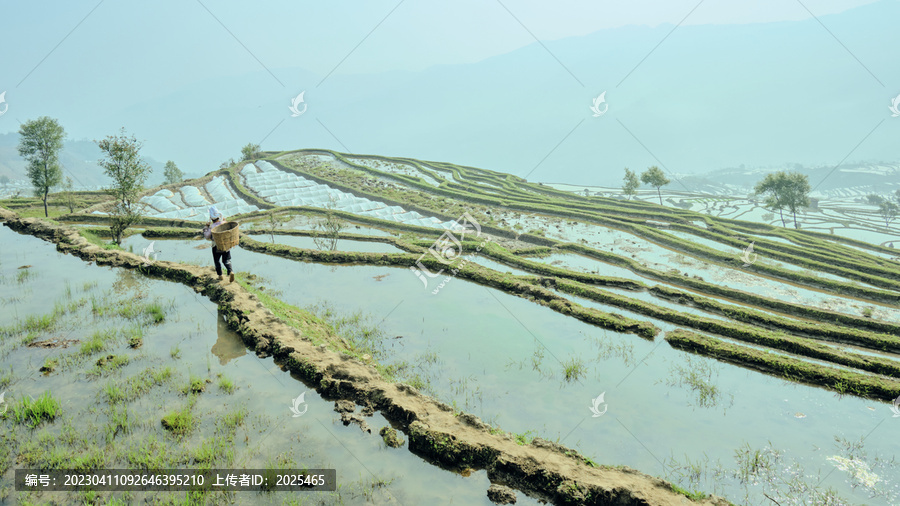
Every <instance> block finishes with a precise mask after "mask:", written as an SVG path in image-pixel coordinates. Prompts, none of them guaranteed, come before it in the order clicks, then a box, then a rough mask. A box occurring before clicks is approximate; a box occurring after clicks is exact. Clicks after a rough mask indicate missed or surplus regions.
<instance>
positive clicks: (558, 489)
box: [0, 208, 729, 506]
mask: <svg viewBox="0 0 900 506" xmlns="http://www.w3.org/2000/svg"><path fill="white" fill-rule="evenodd" d="M0 219H2V220H3V221H4V222H5V225H6V226H8V227H9V228H11V229H13V230H16V231H18V232H21V233H26V234H31V235H34V236H37V237H40V238H42V239H45V240H48V241H50V242H53V243H55V244H56V245H57V249H58V250H59V251H62V252H65V253H71V254H73V255H75V256H77V257H80V258H82V259H85V260H92V261H94V262H96V263H97V264H98V265H111V266H116V267H124V268H129V269H137V270H139V271H141V272H142V273H144V274H145V275H147V276H151V277H156V278H162V279H167V280H171V281H178V282H181V283H184V284H186V285H188V286H190V287H192V288H194V289H195V290H196V291H198V292H200V293H202V294H204V295H206V296H207V297H209V298H210V299H211V300H212V301H214V302H216V303H218V304H219V307H220V309H221V310H222V311H223V313H224V314H225V315H226V318H227V320H228V324H229V325H230V326H231V327H232V328H233V329H235V330H236V331H237V332H238V333H239V334H240V335H241V337H242V339H243V340H244V342H245V343H246V344H247V345H248V346H249V347H251V348H252V349H254V350H256V351H257V353H260V354H262V353H266V354H269V355H273V356H274V357H275V360H276V363H279V364H280V365H282V366H283V367H287V368H289V369H290V370H292V371H293V372H295V373H297V374H299V375H301V376H302V377H304V378H305V379H306V380H308V381H310V382H312V383H313V384H315V385H317V388H316V389H317V391H319V392H320V393H321V394H323V396H327V397H330V398H343V399H351V400H353V401H355V402H356V403H357V404H360V405H362V406H369V407H371V408H374V409H377V410H379V411H381V412H382V414H383V415H384V416H385V418H387V419H388V420H389V421H390V422H391V423H392V424H393V425H394V426H395V427H396V428H397V429H399V430H401V431H403V432H404V433H406V435H407V436H408V438H409V448H410V451H412V452H413V453H415V454H417V455H419V456H422V457H423V458H425V459H427V460H429V461H431V462H434V463H436V464H440V465H442V466H444V467H449V468H451V469H458V470H462V469H486V470H487V472H488V477H489V478H490V480H491V481H492V482H494V483H497V484H502V485H508V486H511V487H514V488H517V489H519V490H521V491H523V492H525V493H527V494H528V495H531V496H533V497H537V498H540V499H543V500H546V501H550V502H552V503H555V504H591V505H594V504H596V505H613V504H614V505H623V506H627V505H641V506H650V505H683V504H707V505H716V506H724V505H728V504H729V503H728V501H726V500H724V499H721V498H717V497H714V498H710V499H704V500H702V501H692V500H690V499H688V498H686V497H685V496H684V495H682V494H679V493H677V492H675V491H674V490H673V488H672V485H671V484H669V483H668V482H666V481H663V480H661V479H659V478H655V477H652V476H648V475H645V474H642V473H640V472H638V471H635V470H632V469H629V468H610V467H605V466H600V467H593V466H591V465H589V464H588V463H586V461H585V459H584V458H583V457H581V456H580V455H579V454H578V453H577V452H575V451H572V450H568V449H566V448H564V447H562V446H560V445H556V444H554V443H551V442H548V441H543V440H541V439H535V440H534V441H533V442H532V443H531V444H528V445H519V444H517V443H516V442H515V440H514V439H513V438H512V437H511V436H508V435H504V434H497V433H493V432H495V431H492V430H491V428H490V427H489V426H488V425H486V424H484V423H483V422H481V421H480V420H479V419H478V418H477V417H474V416H472V415H467V414H463V413H454V411H453V409H452V408H451V407H450V406H448V405H446V404H443V403H441V402H438V401H436V400H434V399H431V398H429V397H426V396H424V395H421V394H420V393H419V392H417V391H416V390H415V389H414V388H412V387H409V386H407V385H404V384H398V383H390V382H387V381H385V380H384V379H383V378H382V377H381V376H380V375H379V374H378V372H377V371H376V369H375V367H374V366H372V365H366V364H364V363H362V362H360V361H358V360H355V359H351V358H350V357H348V356H347V355H343V354H340V353H337V352H334V351H330V350H328V349H327V347H326V346H324V345H322V346H316V345H314V344H313V343H312V342H311V341H310V340H309V339H308V338H306V337H304V336H303V335H302V334H301V333H300V332H299V331H297V330H295V329H293V328H291V327H289V326H288V325H286V324H285V323H283V322H282V321H281V320H279V319H278V318H276V317H275V316H274V314H273V313H272V312H271V311H269V310H268V309H266V308H265V307H264V306H263V305H262V304H261V303H260V302H259V301H258V300H257V298H256V296H254V295H253V294H251V293H249V292H248V291H246V290H245V289H244V288H243V287H241V286H240V285H239V284H238V283H230V284H219V283H218V281H217V280H216V279H215V276H214V272H213V270H212V269H211V268H209V267H196V266H191V265H185V264H179V263H174V262H164V261H155V262H151V263H149V264H145V261H144V259H142V258H140V257H139V256H138V255H135V254H132V253H128V252H125V251H119V250H104V249H102V248H100V247H98V246H95V245H93V244H91V243H89V242H88V241H87V240H86V239H84V238H83V237H81V236H80V235H79V234H78V232H77V231H76V230H75V229H74V228H72V227H67V226H59V225H53V224H50V223H48V222H45V221H42V220H39V219H36V218H26V219H21V218H20V217H19V216H18V215H16V214H15V213H12V212H10V211H8V210H6V209H3V208H0ZM373 437H375V436H373Z"/></svg>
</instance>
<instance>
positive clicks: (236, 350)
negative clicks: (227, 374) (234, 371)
mask: <svg viewBox="0 0 900 506" xmlns="http://www.w3.org/2000/svg"><path fill="white" fill-rule="evenodd" d="M218 314H219V317H218V318H216V324H217V325H216V333H217V334H218V339H216V344H214V345H213V347H212V352H213V355H215V356H217V357H219V363H220V364H222V365H225V364H227V363H228V362H229V361H231V360H234V359H236V358H238V357H243V356H244V355H246V354H247V347H246V346H244V342H243V341H241V337H240V336H239V335H237V334H236V333H235V332H234V331H233V330H231V329H229V328H228V324H227V323H225V318H224V315H223V314H222V312H221V311H219V312H218Z"/></svg>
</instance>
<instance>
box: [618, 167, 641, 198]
mask: <svg viewBox="0 0 900 506" xmlns="http://www.w3.org/2000/svg"><path fill="white" fill-rule="evenodd" d="M622 181H624V183H625V184H624V185H622V193H624V194H625V195H627V196H628V198H634V196H635V195H637V189H638V187H639V186H641V182H640V180H639V179H638V177H637V174H635V173H634V171H633V170H631V169H629V168H628V167H625V177H624V178H622Z"/></svg>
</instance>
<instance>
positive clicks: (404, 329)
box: [133, 238, 900, 504]
mask: <svg viewBox="0 0 900 506" xmlns="http://www.w3.org/2000/svg"><path fill="white" fill-rule="evenodd" d="M133 240H141V241H145V242H146V241H147V240H146V239H136V238H133ZM163 244H164V246H162V247H163V248H164V249H163V253H162V255H172V257H173V258H177V259H179V260H181V261H190V259H191V258H194V257H192V256H191V255H192V254H194V253H193V252H194V251H195V250H194V249H193V245H192V244H196V243H192V242H191V241H164V242H163ZM176 244H178V246H177V247H176ZM199 253H200V256H201V257H206V256H208V253H209V252H208V251H207V250H206V249H204V250H202V251H199ZM182 255H183V256H182ZM233 256H234V261H235V264H236V268H238V270H239V271H241V272H252V273H253V276H256V277H258V278H259V279H260V281H259V285H260V286H264V287H265V290H266V292H268V293H270V294H274V295H277V296H278V297H279V298H280V299H282V300H284V301H285V302H287V303H289V304H292V305H296V306H298V307H307V308H311V309H312V310H313V311H316V312H318V314H323V315H324V314H331V315H353V314H354V313H358V312H359V310H360V309H359V308H362V307H364V308H365V311H364V313H363V314H360V316H359V317H360V318H362V319H364V320H365V321H367V322H368V323H369V324H374V325H376V326H377V327H378V328H379V330H380V331H381V332H382V333H383V335H384V339H383V340H382V349H383V353H384V354H383V356H382V357H380V360H381V361H382V362H383V363H385V364H388V365H392V366H394V368H395V370H396V371H397V372H398V377H399V379H401V380H402V381H406V382H408V383H410V384H412V385H414V386H416V387H417V388H419V389H420V390H422V391H423V392H427V393H429V394H431V395H434V396H435V397H436V398H438V399H440V400H442V401H444V402H446V403H448V404H450V405H451V406H454V407H456V408H458V409H461V410H464V411H467V412H471V413H473V414H475V415H477V416H479V417H481V418H482V419H483V420H485V421H487V422H489V423H491V424H495V425H497V426H499V427H502V428H503V429H504V430H506V431H510V432H512V433H515V434H518V435H521V436H522V438H523V439H524V440H526V441H527V440H528V439H529V438H532V437H535V436H540V437H544V438H547V439H550V440H558V441H559V442H560V443H561V444H564V445H566V446H570V447H573V448H575V449H576V450H578V451H579V452H581V453H582V454H584V455H586V456H587V457H588V458H590V459H592V460H593V461H596V462H599V463H606V462H617V463H619V464H621V465H627V466H630V467H635V468H637V469H651V470H654V471H652V472H655V473H656V474H658V475H660V476H668V477H669V478H670V479H675V480H676V482H677V483H680V484H682V486H686V487H687V486H690V487H693V489H697V490H706V491H709V492H715V493H719V494H722V495H725V496H726V497H730V498H733V499H732V500H735V499H737V500H740V499H739V498H740V497H742V495H746V496H747V498H748V499H747V502H744V503H745V504H753V503H755V499H754V497H756V498H758V497H760V495H759V490H762V487H759V486H758V485H757V486H753V485H751V484H750V482H749V481H748V482H746V483H742V482H741V479H740V476H741V474H740V472H741V471H740V466H741V465H744V464H746V462H745V461H743V460H740V459H739V460H735V455H743V454H742V453H741V452H743V451H745V450H746V451H750V449H752V451H753V452H757V451H758V452H759V454H760V455H765V456H766V459H768V460H767V462H768V463H770V464H772V465H775V464H776V463H777V464H778V465H783V466H784V468H785V469H787V468H790V469H793V470H795V471H796V470H797V469H798V466H802V468H803V470H804V471H803V473H800V474H799V475H798V476H799V478H796V477H792V478H791V479H799V480H801V481H802V480H807V481H809V480H808V479H807V477H806V475H811V474H815V475H818V476H821V477H824V476H826V475H828V477H827V479H826V480H825V481H823V482H822V483H821V484H820V486H821V487H826V488H827V487H833V488H835V489H836V490H838V491H840V492H841V495H842V496H844V497H848V498H856V499H857V500H863V499H865V500H867V501H870V499H868V494H871V492H872V490H871V489H868V488H866V487H861V486H859V484H858V483H857V481H858V480H857V478H858V477H856V475H853V474H852V473H850V474H848V473H847V472H845V471H840V470H839V469H837V468H836V467H835V465H834V464H835V461H833V460H829V458H836V457H841V458H843V457H842V455H844V453H842V452H845V453H846V452H847V451H856V450H854V448H856V446H853V444H854V443H858V440H859V439H860V438H862V437H864V436H865V434H866V433H867V431H868V430H871V429H872V428H873V427H879V429H878V430H879V431H880V430H885V431H889V430H890V429H889V427H890V426H889V425H888V423H889V422H891V420H890V410H889V409H888V407H887V406H886V405H885V404H884V403H879V402H877V401H870V400H864V399H858V398H854V397H849V396H845V397H836V396H835V394H834V393H833V392H830V391H827V390H821V389H818V388H815V387H811V386H807V385H798V384H793V383H789V382H786V381H784V380H782V379H778V378H773V377H770V376H766V375H762V374H759V373H757V372H753V371H747V370H746V369H743V368H739V367H735V366H731V365H726V364H721V363H719V362H717V361H714V360H712V359H707V358H703V357H696V356H692V355H688V354H685V353H683V352H681V351H678V350H675V349H672V348H671V347H670V346H669V345H668V344H667V343H665V342H663V341H662V339H661V337H657V339H656V341H647V340H644V339H640V338H638V337H636V336H634V335H630V334H619V333H616V332H610V331H605V330H602V329H597V328H596V327H593V326H591V325H587V324H585V323H582V322H578V321H575V320H572V319H570V318H566V317H564V316H562V315H559V314H557V313H555V312H553V311H551V310H550V309H548V308H544V307H541V306H536V305H535V304H534V303H532V302H529V301H527V300H524V299H522V298H520V297H514V296H511V295H509V294H506V293H503V292H500V291H497V290H494V289H490V288H485V287H483V286H479V285H475V284H473V283H470V282H467V281H464V280H458V279H457V280H453V281H452V282H451V283H448V284H447V286H445V287H444V288H443V289H442V290H441V291H440V293H438V294H437V295H431V294H430V293H429V292H424V293H423V288H422V286H421V283H420V282H419V280H418V279H417V278H416V277H415V276H413V275H412V274H411V273H409V272H408V270H407V269H401V268H391V267H380V266H328V265H318V264H310V263H301V262H295V261H291V260H287V259H283V258H278V257H272V256H267V255H263V254H259V253H254V252H250V251H246V250H242V249H237V250H235V252H234V254H233ZM197 261H198V262H209V260H208V259H204V258H197ZM285 273H289V275H285ZM312 287H315V289H313V288H312ZM627 295H630V294H627ZM573 300H575V301H577V302H579V303H581V304H583V305H585V306H592V305H593V306H596V307H601V308H602V309H605V310H610V311H615V312H618V313H621V314H625V315H626V316H631V317H635V318H641V319H644V320H647V318H646V317H643V318H642V317H641V315H639V314H628V313H627V312H626V311H622V310H617V309H616V308H610V307H604V306H602V305H600V304H596V303H593V302H592V301H589V300H584V299H579V298H573ZM354 318H355V317H354ZM350 319H353V318H350ZM650 321H652V322H653V323H654V324H655V325H657V326H658V327H659V328H660V329H661V330H663V331H664V332H668V331H670V330H673V329H675V328H676V326H674V325H671V324H668V323H666V322H662V321H658V320H652V319H651V320H650ZM217 334H218V332H217ZM217 339H218V337H217ZM232 348H233V349H235V350H237V351H235V353H239V352H240V351H239V350H240V345H238V346H233V347H232ZM210 349H211V348H210ZM473 352H474V353H473ZM204 353H205V350H204ZM240 360H245V361H251V360H252V361H258V359H256V357H255V356H253V355H252V353H251V354H248V355H245V356H243V358H241V359H240ZM201 365H202V364H201ZM257 367H258V366H257ZM601 393H604V397H605V398H604V400H605V403H606V405H607V408H608V411H607V412H606V413H605V414H604V415H603V416H601V417H593V416H592V414H591V411H590V409H589V408H590V407H591V400H592V399H594V398H596V397H597V396H598V395H599V394H601ZM290 395H292V394H289V395H288V397H290ZM309 395H310V396H311V397H310V398H312V397H314V396H312V392H310V394H309ZM288 400H290V399H288ZM310 409H312V404H311V408H310ZM323 409H330V406H328V405H326V406H325V407H324V408H323ZM881 422H883V425H879V424H880V423H881ZM370 425H372V422H371V421H370ZM689 426H690V427H695V426H701V427H707V428H708V430H705V431H687V430H686V427H689ZM864 429H865V430H864ZM357 432H358V429H357ZM885 434H887V432H885ZM835 437H837V438H839V440H838V441H837V442H836V440H835ZM884 437H887V436H884ZM888 439H890V438H888ZM874 440H875V439H874V438H873V439H871V440H869V439H867V441H874ZM878 441H879V442H878V443H877V444H876V445H871V443H870V445H871V446H865V448H866V452H870V453H867V454H866V455H867V456H868V458H869V461H867V463H868V464H871V466H873V467H871V469H872V472H873V473H875V474H877V475H878V476H879V480H880V481H879V482H878V484H877V487H876V488H877V489H878V491H879V493H881V494H896V493H897V489H896V487H897V481H896V476H897V474H896V473H897V470H896V468H894V467H892V466H891V465H889V464H888V462H889V460H890V459H889V456H891V455H895V454H896V452H897V451H898V450H900V448H897V447H896V443H895V442H893V441H890V440H885V441H883V440H881V439H879V440H878ZM841 442H845V443H846V444H847V445H849V446H842V445H843V444H844V443H841ZM854 455H859V454H858V453H856V454H854ZM741 458H743V457H741ZM876 459H877V460H876ZM701 468H702V471H703V472H702V473H700V474H699V475H698V474H697V469H701ZM876 468H877V469H878V471H876V470H875V469H876ZM767 469H769V468H767ZM767 472H768V471H767ZM728 473H731V475H732V478H730V479H727V478H723V475H725V476H727V475H728ZM804 473H805V474H804ZM735 476H737V477H735ZM755 479H756V481H757V483H761V481H760V479H761V477H760V476H757V477H756V478H755ZM854 480H856V481H854ZM799 483H800V482H799V481H798V482H795V483H793V485H792V486H795V487H799ZM817 483H818V482H817ZM854 484H856V485H857V486H856V487H854V486H853V485H854ZM773 486H774V485H773ZM780 486H782V487H786V486H787V485H786V484H785V483H781V484H780ZM878 487H880V488H878ZM391 488H393V485H391ZM787 490H788V489H786V488H784V489H783V493H785V494H786V493H788V492H787ZM883 497H891V496H890V495H885V496H883ZM869 504H890V502H878V501H874V502H869Z"/></svg>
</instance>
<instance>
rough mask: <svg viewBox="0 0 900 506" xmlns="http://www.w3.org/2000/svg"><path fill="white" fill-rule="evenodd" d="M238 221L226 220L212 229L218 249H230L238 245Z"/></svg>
mask: <svg viewBox="0 0 900 506" xmlns="http://www.w3.org/2000/svg"><path fill="white" fill-rule="evenodd" d="M238 235H239V233H238V223H237V222H236V221H226V222H225V223H223V224H221V225H219V226H218V227H216V228H214V229H213V230H212V236H213V241H215V242H216V249H217V250H219V251H228V250H230V249H231V248H233V247H235V246H237V245H238V241H239V238H238Z"/></svg>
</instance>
